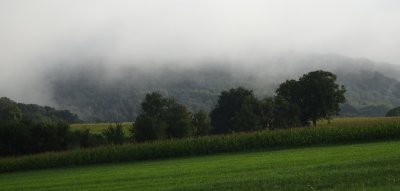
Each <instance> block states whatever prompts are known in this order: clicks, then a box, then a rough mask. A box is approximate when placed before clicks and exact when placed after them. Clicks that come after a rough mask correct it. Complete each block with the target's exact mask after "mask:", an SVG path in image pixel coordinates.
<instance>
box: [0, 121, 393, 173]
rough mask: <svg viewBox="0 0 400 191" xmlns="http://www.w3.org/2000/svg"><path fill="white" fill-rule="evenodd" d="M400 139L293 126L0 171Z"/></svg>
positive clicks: (379, 129)
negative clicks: (291, 127) (284, 128)
mask: <svg viewBox="0 0 400 191" xmlns="http://www.w3.org/2000/svg"><path fill="white" fill-rule="evenodd" d="M394 139H400V124H398V123H397V124H396V123H391V124H386V125H376V124H375V125H371V126H364V127H345V128H344V127H331V128H319V127H309V128H293V129H286V130H268V131H260V132H251V133H232V134H229V135H220V136H206V137H199V138H188V139H180V140H165V141H158V142H150V143H140V144H125V145H108V146H103V147H97V148H89V149H77V150H70V151H63V152H48V153H41V154H35V155H29V156H22V157H9V158H2V159H0V172H10V171H19V170H29V169H44V168H53V167H66V166H79V165H89V164H99V163H111V162H112V163H115V162H123V161H139V160H148V159H161V158H171V157H179V156H193V155H206V154H212V153H222V152H234V151H247V150H265V149H267V150H268V149H277V148H288V147H303V146H311V145H324V144H345V143H356V142H366V141H379V140H394Z"/></svg>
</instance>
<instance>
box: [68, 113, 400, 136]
mask: <svg viewBox="0 0 400 191" xmlns="http://www.w3.org/2000/svg"><path fill="white" fill-rule="evenodd" d="M387 123H399V124H400V117H339V118H334V119H332V120H331V121H330V122H328V121H326V120H323V121H319V122H318V127H354V126H360V127H363V126H366V125H369V126H370V125H372V124H374V125H382V124H387ZM113 125H115V124H113ZM108 126H109V123H75V124H71V126H70V128H71V130H81V129H84V128H88V129H90V132H91V133H97V134H100V133H101V132H102V131H103V130H105V129H106V128H107V127H108ZM122 127H123V128H124V132H125V134H126V135H127V134H128V133H129V128H131V127H132V122H124V123H122Z"/></svg>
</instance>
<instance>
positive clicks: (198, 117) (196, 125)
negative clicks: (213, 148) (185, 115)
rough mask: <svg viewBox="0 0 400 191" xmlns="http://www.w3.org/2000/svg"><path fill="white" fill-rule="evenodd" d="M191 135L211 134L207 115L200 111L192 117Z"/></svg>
mask: <svg viewBox="0 0 400 191" xmlns="http://www.w3.org/2000/svg"><path fill="white" fill-rule="evenodd" d="M192 125H193V134H194V135H196V136H203V135H208V134H209V133H211V122H210V118H209V117H208V114H207V113H206V112H205V111H203V110H200V111H198V112H196V113H194V114H193V116H192Z"/></svg>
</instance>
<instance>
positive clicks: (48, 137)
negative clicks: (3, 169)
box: [0, 120, 68, 156]
mask: <svg viewBox="0 0 400 191" xmlns="http://www.w3.org/2000/svg"><path fill="white" fill-rule="evenodd" d="M67 130H68V124H67V123H65V122H64V121H61V120H57V121H40V122H38V121H35V122H32V121H21V122H14V123H9V124H1V125H0V156H7V155H20V154H28V153H37V152H43V151H56V150H63V149H65V148H66V147H67V134H68V131H67Z"/></svg>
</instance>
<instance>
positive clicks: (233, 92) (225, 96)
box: [210, 87, 262, 134]
mask: <svg viewBox="0 0 400 191" xmlns="http://www.w3.org/2000/svg"><path fill="white" fill-rule="evenodd" d="M258 104H259V103H258V101H257V99H256V98H255V96H254V94H253V91H251V90H247V89H244V88H242V87H238V88H232V89H230V90H229V91H223V92H221V94H220V96H219V98H218V102H217V105H216V106H215V108H214V109H213V110H212V111H211V114H210V119H211V125H212V127H213V132H214V133H217V134H219V133H228V132H232V131H250V130H255V129H261V127H262V126H261V124H260V122H261V119H259V116H258V115H257V113H258V112H259V111H258V110H259V105H258ZM247 118H251V119H247ZM250 120H252V121H250ZM253 120H254V121H253ZM238 123H241V124H238ZM242 125H243V126H242Z"/></svg>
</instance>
